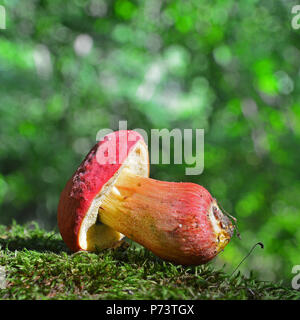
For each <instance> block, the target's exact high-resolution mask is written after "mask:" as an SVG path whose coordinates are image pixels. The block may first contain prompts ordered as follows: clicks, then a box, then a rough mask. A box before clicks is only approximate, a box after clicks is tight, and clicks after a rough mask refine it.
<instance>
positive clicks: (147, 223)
mask: <svg viewBox="0 0 300 320" xmlns="http://www.w3.org/2000/svg"><path fill="white" fill-rule="evenodd" d="M99 220H100V221H101V222H102V223H104V224H106V225H108V226H109V227H111V228H113V229H114V230H116V231H118V232H121V233H122V234H124V235H126V236H127V237H128V238H130V239H132V240H133V241H136V242H138V243H140V244H141V245H143V246H145V247H146V248H148V249H150V250H151V251H152V252H154V253H155V254H156V255H157V256H159V257H161V258H163V259H166V260H169V261H172V262H175V263H180V264H190V265H191V264H201V263H206V262H207V261H209V260H211V259H212V258H214V257H215V256H216V254H218V253H219V252H220V251H221V250H223V249H224V247H225V246H226V245H227V243H228V242H229V241H230V238H231V236H232V233H233V225H232V224H231V221H230V220H229V219H228V218H227V216H225V215H223V213H222V212H221V210H220V209H219V207H218V205H217V203H216V201H215V199H213V198H212V196H211V195H210V193H209V192H208V191H207V190H206V189H205V188H203V187H201V186H200V185H197V184H194V183H183V182H164V181H158V180H154V179H150V178H144V177H141V176H138V175H135V174H132V173H131V172H130V171H129V170H127V169H123V170H122V171H121V173H120V175H119V177H118V178H117V180H116V182H115V184H114V186H113V187H112V189H111V190H110V192H109V193H108V194H106V196H105V198H104V200H103V202H102V203H101V206H100V208H99Z"/></svg>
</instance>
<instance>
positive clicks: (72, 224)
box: [57, 130, 149, 251]
mask: <svg viewBox="0 0 300 320" xmlns="http://www.w3.org/2000/svg"><path fill="white" fill-rule="evenodd" d="M124 168H127V169H129V170H130V171H131V172H132V173H134V174H137V175H140V176H143V177H149V155H148V148H147V146H146V144H145V142H144V139H143V137H142V136H141V135H140V134H139V133H138V132H136V131H132V130H121V131H116V132H112V133H110V134H108V135H106V136H105V137H104V138H103V139H102V140H101V141H100V142H98V143H97V144H95V146H94V147H93V148H92V149H91V150H90V152H89V153H88V155H87V156H86V157H85V159H84V160H83V162H82V163H81V164H80V166H79V168H78V169H77V170H76V171H75V173H74V174H73V176H72V177H71V178H70V179H69V181H68V182H67V184H66V186H65V188H64V189H63V191H62V193H61V196H60V200H59V204H58V212H57V221H58V228H59V231H60V233H61V236H62V238H63V240H64V242H65V243H66V244H67V246H68V247H69V248H70V250H72V251H79V250H89V251H94V250H96V249H97V248H98V249H105V248H110V247H113V246H115V245H116V244H117V243H118V242H119V241H120V240H121V239H122V238H123V237H124V236H123V235H122V234H121V233H119V232H117V231H115V230H113V229H111V228H110V227H108V226H106V225H104V224H101V223H99V222H98V209H99V207H100V206H101V202H102V200H103V197H105V194H106V193H107V192H109V191H110V189H111V188H112V187H113V184H114V181H115V180H116V178H117V177H118V175H119V173H120V172H121V170H123V169H124Z"/></svg>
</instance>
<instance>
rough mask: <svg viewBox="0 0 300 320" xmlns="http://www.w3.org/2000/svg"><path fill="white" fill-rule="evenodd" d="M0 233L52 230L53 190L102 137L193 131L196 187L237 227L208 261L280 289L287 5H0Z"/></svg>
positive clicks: (289, 163)
mask: <svg viewBox="0 0 300 320" xmlns="http://www.w3.org/2000/svg"><path fill="white" fill-rule="evenodd" d="M0 4H2V5H4V6H5V8H6V14H7V21H6V27H7V28H6V30H0V141H1V143H0V172H1V173H0V223H2V224H6V225H8V224H10V223H11V222H12V221H13V220H16V221H17V222H18V223H25V222H28V221H32V220H34V221H37V222H38V223H39V224H40V226H41V227H44V228H46V229H49V230H52V229H54V230H57V226H56V208H57V204H58V200H59V195H60V192H61V190H62V189H63V187H64V185H65V182H66V181H67V179H68V178H69V177H70V176H71V175H72V173H73V171H74V170H75V169H76V168H77V166H78V165H79V163H80V162H81V161H82V159H83V158H84V156H85V155H86V153H87V152H88V151H89V149H90V148H91V147H92V146H93V145H94V143H95V142H96V134H97V132H98V131H99V130H100V129H102V128H111V129H114V130H117V129H118V124H119V120H127V121H128V128H131V129H134V128H142V129H144V130H146V132H148V133H150V130H151V129H162V128H167V129H169V130H172V129H173V128H181V129H185V128H186V129H190V128H193V129H196V128H203V129H205V169H204V172H203V173H202V174H201V175H198V176H186V175H185V165H184V164H183V165H175V164H171V165H152V166H151V176H152V177H153V178H157V179H164V180H168V181H192V182H196V183H199V184H201V185H203V186H205V187H206V188H207V189H208V190H209V191H210V192H211V193H212V194H213V195H214V197H216V198H217V199H218V201H219V202H220V204H221V205H222V206H223V207H224V208H225V209H226V211H227V212H229V213H231V214H232V215H234V216H235V217H236V218H237V219H238V226H239V231H240V233H241V236H242V240H239V239H238V238H234V239H233V240H232V242H231V243H230V244H229V245H228V247H227V248H226V249H225V251H224V253H222V254H220V256H219V257H218V258H217V259H216V260H215V261H214V262H213V263H214V264H216V266H222V265H223V264H225V266H224V268H225V269H226V270H227V271H228V272H231V271H232V270H233V269H234V267H235V266H236V265H237V264H238V263H239V262H240V261H241V260H242V259H243V257H244V256H245V255H246V254H247V253H248V252H249V250H250V249H251V247H252V246H253V245H254V244H255V243H256V242H258V241H262V242H263V243H264V245H265V249H264V250H261V249H259V248H257V249H256V250H255V251H254V253H253V254H252V255H251V256H250V257H249V258H248V259H247V260H246V261H245V262H244V264H243V265H242V266H241V268H240V270H241V272H243V273H244V274H246V275H247V274H248V273H249V272H250V270H253V272H254V273H255V274H257V276H258V277H259V278H260V279H263V280H274V281H280V280H283V281H284V282H285V283H290V281H291V278H292V276H293V275H292V274H291V269H292V266H293V265H295V264H300V254H299V243H300V215H299V208H300V181H299V178H300V165H299V164H300V84H299V76H300V29H299V30H293V28H292V27H291V20H292V17H293V15H292V14H291V8H292V6H293V5H294V4H297V3H296V2H294V1H283V0H282V1H278V0H276V1H275V0H273V1H272V0H266V1H256V0H243V1H239V2H237V1H234V0H220V1H216V0H214V1H202V0H191V1H179V0H177V1H176V0H174V1H173V0H172V1H171V0H169V1H168V0H163V1H162V0H148V1H142V0H117V1H104V0H89V1H79V0H68V1H61V0H26V1H21V0H20V1H18V0H6V1H0Z"/></svg>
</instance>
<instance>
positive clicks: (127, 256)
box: [0, 223, 300, 299]
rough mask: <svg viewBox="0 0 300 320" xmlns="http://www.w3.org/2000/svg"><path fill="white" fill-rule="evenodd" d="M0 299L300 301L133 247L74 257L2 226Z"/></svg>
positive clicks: (20, 229) (45, 239)
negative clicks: (0, 285)
mask: <svg viewBox="0 0 300 320" xmlns="http://www.w3.org/2000/svg"><path fill="white" fill-rule="evenodd" d="M0 246H1V251H0V266H4V267H5V269H6V280H7V285H6V288H5V289H2V290H0V299H299V298H300V292H298V291H296V290H290V289H287V288H284V287H282V286H281V285H278V284H274V283H271V282H262V281H257V280H256V279H255V278H254V277H253V276H252V275H251V276H250V278H245V277H244V276H242V275H240V274H239V273H236V274H235V275H234V276H232V277H229V275H227V274H225V273H224V272H222V271H221V270H216V269H213V268H212V266H211V265H204V266H197V267H183V266H177V265H173V264H171V263H168V262H164V261H162V260H160V259H158V258H157V257H155V256H154V255H152V253H151V252H149V251H148V250H146V249H144V248H142V247H140V246H137V245H135V244H131V245H130V246H126V245H123V246H120V247H119V248H117V249H111V250H106V251H102V252H99V253H88V252H78V253H71V252H70V251H69V250H68V249H67V248H66V246H65V244H64V243H63V241H62V239H61V237H60V235H59V234H58V233H55V232H46V231H45V230H42V229H40V228H39V226H38V225H37V224H32V223H31V224H27V225H25V226H20V225H17V224H16V223H14V224H13V225H12V226H10V227H6V226H2V225H0Z"/></svg>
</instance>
